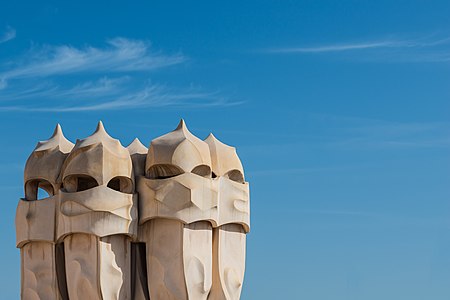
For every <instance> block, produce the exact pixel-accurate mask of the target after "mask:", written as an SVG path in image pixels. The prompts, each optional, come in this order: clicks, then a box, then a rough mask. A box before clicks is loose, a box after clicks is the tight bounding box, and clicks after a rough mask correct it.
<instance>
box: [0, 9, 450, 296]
mask: <svg viewBox="0 0 450 300" xmlns="http://www.w3.org/2000/svg"><path fill="white" fill-rule="evenodd" d="M91 2H92V1H89V2H88V1H75V2H74V1H72V2H64V3H59V2H56V1H53V2H48V1H39V3H37V2H35V1H33V2H31V1H30V2H26V1H15V2H14V3H13V2H9V3H7V2H5V3H2V5H1V9H0V125H1V127H2V139H1V141H0V146H1V148H0V149H2V150H1V154H2V155H1V157H0V166H1V168H0V180H1V183H0V188H1V189H2V194H3V198H4V201H3V203H4V209H2V211H1V213H0V214H1V215H0V216H1V218H0V226H1V227H2V228H3V231H2V235H1V237H2V238H1V241H2V245H3V246H2V248H1V250H0V254H1V255H2V258H3V268H2V271H1V273H0V284H1V290H2V298H3V299H18V297H19V296H18V295H19V285H20V275H19V251H18V250H17V249H15V243H14V241H15V233H14V225H13V224H14V216H15V208H16V204H17V201H18V198H19V197H21V196H22V195H23V187H22V185H23V182H22V181H23V179H22V171H23V167H24V163H25V161H26V159H27V157H28V155H29V154H30V152H31V151H32V150H33V148H34V146H35V145H36V143H37V141H38V140H44V139H47V138H48V137H49V136H50V135H51V133H52V131H53V128H54V126H55V124H56V123H58V122H59V123H61V125H62V127H63V130H64V132H65V134H66V136H67V137H68V138H69V139H70V140H72V141H75V140H76V139H77V138H83V137H86V136H88V135H90V134H91V133H92V132H93V131H94V129H95V127H96V123H97V121H98V120H100V119H101V120H103V122H104V124H105V127H106V129H107V130H108V132H109V133H110V134H111V135H112V136H113V137H116V138H119V139H120V140H121V141H122V143H123V144H124V145H127V144H129V143H130V142H131V141H132V140H133V139H134V138H135V137H138V138H139V139H140V140H141V141H142V142H143V143H144V144H146V145H148V144H149V143H150V141H151V140H152V139H153V138H155V137H157V136H160V135H161V134H164V133H166V132H168V131H171V130H173V129H174V128H175V127H176V125H177V123H178V121H179V119H180V118H184V119H185V120H186V122H187V125H188V127H189V128H190V130H191V131H192V132H193V133H194V134H196V135H197V136H198V137H200V138H205V137H206V136H207V135H208V133H209V132H213V133H214V134H215V135H216V136H217V137H218V138H219V139H220V140H222V141H223V142H225V143H227V144H231V145H234V146H236V147H237V149H238V153H239V155H240V157H241V159H242V161H243V163H244V167H245V170H246V178H247V180H248V181H249V182H250V184H251V209H252V231H251V232H250V234H249V235H248V253H247V271H246V279H245V284H244V289H243V294H242V299H308V300H316V299H317V300H326V299H332V300H347V299H355V300H361V299H364V300H372V299H373V300H379V299H393V300H398V299H407V300H416V299H426V300H429V299H433V300H439V299H448V298H449V297H450V255H449V253H450V233H449V232H450V185H449V182H450V181H449V180H450V152H449V149H450V115H449V112H450V105H449V103H450V101H449V100H450V99H449V97H450V85H449V83H450V21H449V18H448V16H449V14H450V3H449V2H448V1H245V2H244V1H227V2H215V1H196V2H195V4H194V3H192V2H186V1H179V2H169V1H157V2H156V1H134V2H133V4H132V5H128V6H125V5H124V4H123V3H119V2H114V1H112V2H111V1H108V2H107V1H97V2H96V3H91Z"/></svg>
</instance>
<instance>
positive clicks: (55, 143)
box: [34, 123, 73, 153]
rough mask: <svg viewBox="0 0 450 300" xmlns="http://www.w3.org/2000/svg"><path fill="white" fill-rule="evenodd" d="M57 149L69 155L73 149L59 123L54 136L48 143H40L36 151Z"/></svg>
mask: <svg viewBox="0 0 450 300" xmlns="http://www.w3.org/2000/svg"><path fill="white" fill-rule="evenodd" d="M56 147H59V150H60V151H61V152H62V153H69V152H70V151H71V150H72V148H73V143H72V142H70V141H69V140H68V139H66V137H65V136H64V134H63V131H62V129H61V125H59V123H58V124H57V125H56V127H55V130H54V131H53V134H52V136H51V137H50V138H49V139H48V140H46V141H40V142H39V143H38V144H37V145H36V148H35V149H34V151H35V152H37V151H46V150H52V149H54V148H56Z"/></svg>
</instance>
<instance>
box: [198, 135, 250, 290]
mask: <svg viewBox="0 0 450 300" xmlns="http://www.w3.org/2000/svg"><path fill="white" fill-rule="evenodd" d="M205 142H206V143H207V144H208V145H209V149H210V151H211V161H212V170H213V172H214V173H215V176H216V177H217V178H216V179H215V180H214V181H215V182H216V184H217V186H218V187H217V190H218V207H219V223H220V226H219V227H218V228H215V229H214V234H213V237H214V242H213V245H214V246H213V256H214V267H213V269H214V275H213V276H214V278H215V279H214V284H213V287H212V289H211V293H210V294H209V296H208V299H239V297H240V294H241V290H242V284H243V281H244V271H245V240H246V236H245V233H246V232H248V231H249V229H250V219H249V213H250V205H249V204H250V203H249V187H248V183H246V182H245V180H244V173H243V168H242V164H241V162H240V160H239V158H238V156H237V154H236V150H235V149H234V148H233V147H230V146H227V145H225V144H223V143H221V142H220V141H218V140H217V139H216V138H215V137H214V136H213V135H210V136H209V137H208V138H207V139H206V140H205Z"/></svg>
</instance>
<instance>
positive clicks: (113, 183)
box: [108, 176, 133, 194]
mask: <svg viewBox="0 0 450 300" xmlns="http://www.w3.org/2000/svg"><path fill="white" fill-rule="evenodd" d="M108 187H109V188H110V189H113V190H115V191H118V192H121V193H126V194H132V193H133V182H132V181H131V178H128V177H124V176H117V177H114V178H113V179H111V180H110V181H109V182H108Z"/></svg>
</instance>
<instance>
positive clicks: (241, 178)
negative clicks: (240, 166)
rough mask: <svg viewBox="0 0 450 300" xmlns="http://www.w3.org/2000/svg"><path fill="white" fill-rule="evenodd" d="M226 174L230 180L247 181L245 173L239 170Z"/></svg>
mask: <svg viewBox="0 0 450 300" xmlns="http://www.w3.org/2000/svg"><path fill="white" fill-rule="evenodd" d="M224 176H225V177H227V178H228V179H230V180H233V181H236V182H239V183H244V182H245V180H244V174H242V172H241V171H239V170H231V171H228V172H227V173H226V174H225V175H224Z"/></svg>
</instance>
